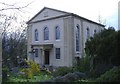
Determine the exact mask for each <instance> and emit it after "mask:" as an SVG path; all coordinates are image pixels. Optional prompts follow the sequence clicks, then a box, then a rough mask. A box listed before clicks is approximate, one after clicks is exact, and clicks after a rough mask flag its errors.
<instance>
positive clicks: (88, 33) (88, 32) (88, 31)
mask: <svg viewBox="0 0 120 84" xmlns="http://www.w3.org/2000/svg"><path fill="white" fill-rule="evenodd" d="M89 38H90V30H89V27H87V39H89Z"/></svg>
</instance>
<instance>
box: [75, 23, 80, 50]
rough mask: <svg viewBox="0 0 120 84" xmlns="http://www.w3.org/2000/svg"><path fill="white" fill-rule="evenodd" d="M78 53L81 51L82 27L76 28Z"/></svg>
mask: <svg viewBox="0 0 120 84" xmlns="http://www.w3.org/2000/svg"><path fill="white" fill-rule="evenodd" d="M76 51H80V27H79V25H77V26H76Z"/></svg>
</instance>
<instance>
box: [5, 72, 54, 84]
mask: <svg viewBox="0 0 120 84" xmlns="http://www.w3.org/2000/svg"><path fill="white" fill-rule="evenodd" d="M52 77H53V76H52V75H51V74H44V73H40V74H39V75H36V76H33V78H31V79H29V78H25V77H23V76H22V75H15V74H14V75H13V74H11V75H10V76H9V77H8V81H7V82H41V81H45V80H49V79H51V78H52Z"/></svg>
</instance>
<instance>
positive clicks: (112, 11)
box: [0, 0, 120, 29]
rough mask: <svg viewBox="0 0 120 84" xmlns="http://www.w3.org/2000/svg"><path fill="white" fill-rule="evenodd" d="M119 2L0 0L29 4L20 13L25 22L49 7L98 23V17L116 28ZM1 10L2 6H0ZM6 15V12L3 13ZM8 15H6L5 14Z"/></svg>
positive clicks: (117, 0) (91, 0)
mask: <svg viewBox="0 0 120 84" xmlns="http://www.w3.org/2000/svg"><path fill="white" fill-rule="evenodd" d="M119 1H120V0H0V2H4V3H7V4H15V3H19V4H16V6H24V5H26V4H28V3H31V4H30V5H29V6H28V7H27V8H25V9H24V13H21V16H23V19H25V20H26V21H27V20H29V19H30V18H32V17H33V16H34V15H35V14H36V13H38V12H39V11H40V10H41V9H42V8H44V7H49V8H54V9H58V10H62V11H66V12H71V13H74V14H77V15H79V16H82V17H85V18H87V19H90V20H92V21H95V22H98V18H99V16H100V17H101V19H102V22H103V23H105V24H106V27H109V26H113V27H115V29H117V28H118V2H119ZM0 7H1V8H2V6H1V5H0ZM5 12H6V13H7V11H5ZM7 14H8V13H7Z"/></svg>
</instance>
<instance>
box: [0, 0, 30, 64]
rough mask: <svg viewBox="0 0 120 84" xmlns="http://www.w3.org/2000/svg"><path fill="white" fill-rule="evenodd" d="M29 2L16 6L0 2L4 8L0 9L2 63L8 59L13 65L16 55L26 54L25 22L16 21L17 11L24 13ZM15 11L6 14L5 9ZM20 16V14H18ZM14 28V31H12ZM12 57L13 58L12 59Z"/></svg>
mask: <svg viewBox="0 0 120 84" xmlns="http://www.w3.org/2000/svg"><path fill="white" fill-rule="evenodd" d="M31 3H32V2H31ZM31 3H28V4H27V5H25V6H17V4H18V3H15V4H6V3H3V2H0V4H1V5H4V6H5V8H1V9H0V29H1V30H2V33H1V38H2V47H1V48H2V49H1V50H2V52H1V53H2V56H3V60H2V62H3V63H2V64H4V65H7V64H8V60H10V61H11V62H12V63H13V65H14V66H16V64H17V56H18V55H19V56H20V57H25V56H26V49H27V48H26V28H27V27H26V22H25V21H24V20H22V21H18V17H17V16H16V14H15V13H16V11H17V13H24V10H23V9H25V8H27V7H28V6H29V5H30V4H31ZM9 10H11V11H15V13H13V14H11V15H7V14H6V13H5V11H9ZM20 17H21V15H20ZM15 29H16V31H14V30H15ZM13 59H14V60H13Z"/></svg>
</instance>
